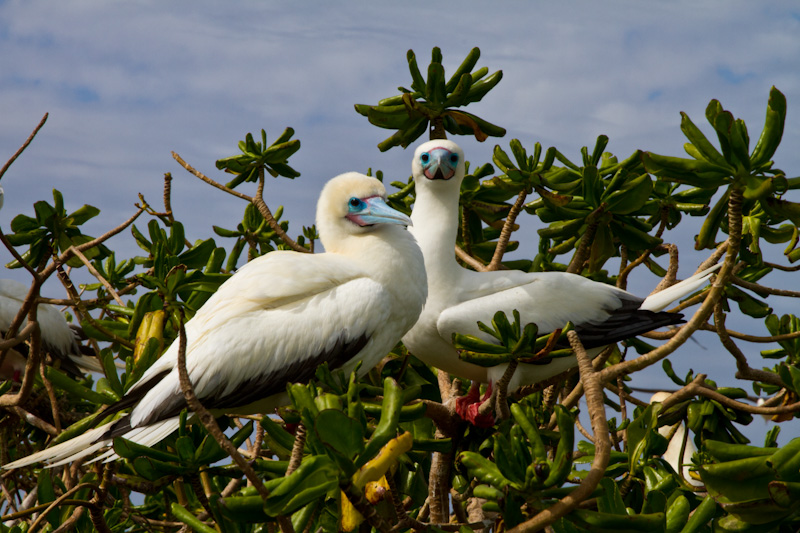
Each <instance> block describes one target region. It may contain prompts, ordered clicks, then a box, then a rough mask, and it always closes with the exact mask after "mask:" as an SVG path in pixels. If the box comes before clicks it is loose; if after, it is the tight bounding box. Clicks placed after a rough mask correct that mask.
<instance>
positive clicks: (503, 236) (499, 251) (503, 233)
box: [486, 189, 528, 270]
mask: <svg viewBox="0 0 800 533" xmlns="http://www.w3.org/2000/svg"><path fill="white" fill-rule="evenodd" d="M527 196H528V191H526V190H525V189H523V190H521V191H520V192H519V195H518V196H517V201H516V202H514V205H513V206H511V211H509V212H508V216H507V217H506V221H505V223H504V224H503V229H502V230H500V238H499V239H497V247H496V248H495V249H494V255H492V260H491V261H490V262H489V264H488V265H486V270H497V269H498V268H500V263H501V262H502V261H503V255H504V254H505V253H506V249H507V248H508V241H509V239H510V238H511V233H512V232H513V231H514V222H515V221H516V220H517V215H519V213H520V211H522V206H523V205H525V198H527Z"/></svg>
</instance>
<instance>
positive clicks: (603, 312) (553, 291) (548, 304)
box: [437, 271, 641, 341]
mask: <svg viewBox="0 0 800 533" xmlns="http://www.w3.org/2000/svg"><path fill="white" fill-rule="evenodd" d="M469 274H475V275H474V276H473V275H470V276H469V277H467V278H466V280H468V281H472V283H465V284H463V285H460V286H459V288H460V289H461V294H460V297H461V299H462V300H463V301H462V302H461V303H459V304H457V305H454V306H452V307H450V308H448V309H445V310H444V311H442V313H441V314H440V315H439V319H438V321H437V329H438V331H439V334H440V335H441V336H442V337H443V338H445V339H448V340H449V339H450V338H451V337H452V334H453V333H454V332H458V333H468V334H471V335H476V336H478V337H481V338H483V339H485V340H487V341H489V340H492V338H491V337H490V336H489V335H488V334H486V333H483V332H481V331H480V330H479V329H478V326H477V322H478V321H479V320H480V321H481V322H484V323H485V324H489V323H491V320H492V317H493V316H494V314H495V313H496V312H497V311H503V312H504V313H506V315H507V316H508V318H509V320H511V319H512V312H513V311H514V310H515V309H516V310H517V311H519V313H520V320H521V321H522V325H525V324H528V323H534V324H536V325H537V326H538V328H539V332H540V333H541V334H544V333H548V332H550V331H553V330H555V329H558V328H560V327H563V326H564V325H565V324H566V323H567V322H568V321H572V323H573V324H576V325H577V324H597V323H600V322H602V321H603V320H605V319H607V318H608V316H609V313H610V311H613V310H615V309H617V308H619V307H621V306H622V298H624V299H626V300H627V299H630V300H633V301H639V302H641V300H639V299H637V298H636V297H635V296H633V295H630V294H628V293H626V292H624V291H621V290H619V289H617V288H615V287H611V286H609V285H603V284H600V283H596V282H593V281H591V280H588V279H586V278H584V277H582V276H578V275H574V274H565V273H559V272H542V273H526V272H515V271H508V272H491V273H490V272H482V273H473V272H470V273H469ZM487 274H488V275H487ZM476 282H479V283H476Z"/></svg>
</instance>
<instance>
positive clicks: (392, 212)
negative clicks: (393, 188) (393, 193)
mask: <svg viewBox="0 0 800 533" xmlns="http://www.w3.org/2000/svg"><path fill="white" fill-rule="evenodd" d="M354 200H357V201H358V202H360V203H358V205H355V204H356V203H357V202H354ZM349 206H350V209H349V211H350V212H349V213H348V214H347V218H349V219H350V220H352V221H353V222H355V223H356V224H358V225H359V226H373V225H375V224H399V225H401V226H411V225H412V223H411V219H410V218H409V217H408V216H406V215H404V214H403V213H401V212H400V211H397V210H396V209H392V208H391V207H389V205H388V204H387V203H386V201H385V200H384V199H383V198H381V197H380V196H372V197H370V198H363V199H358V198H351V199H350V203H349Z"/></svg>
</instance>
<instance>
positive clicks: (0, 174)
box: [0, 113, 49, 179]
mask: <svg viewBox="0 0 800 533" xmlns="http://www.w3.org/2000/svg"><path fill="white" fill-rule="evenodd" d="M48 116H49V113H45V114H44V116H43V117H42V120H40V121H39V124H38V125H37V126H36V127H35V128H34V129H33V132H32V133H31V134H30V135H28V138H27V139H26V140H25V142H24V143H22V146H20V147H19V149H17V151H16V152H14V155H12V156H11V159H9V160H8V161H6V164H5V165H3V168H0V179H2V177H3V174H5V173H6V170H8V167H10V166H11V165H12V164H13V163H14V161H16V160H17V158H18V157H19V156H20V155H21V154H22V152H24V151H25V148H27V147H28V145H29V144H31V141H33V138H34V137H36V134H37V133H39V130H40V129H42V126H44V123H45V122H47V117H48Z"/></svg>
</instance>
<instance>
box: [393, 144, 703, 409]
mask: <svg viewBox="0 0 800 533" xmlns="http://www.w3.org/2000/svg"><path fill="white" fill-rule="evenodd" d="M411 168H412V173H413V177H414V183H415V190H416V199H415V203H414V208H413V212H412V214H411V220H412V221H413V222H414V225H413V226H412V227H411V228H410V229H409V230H410V231H411V232H412V233H413V234H414V236H415V237H416V238H417V241H418V242H419V245H420V248H421V249H422V254H423V256H424V257H425V269H426V272H427V276H428V300H427V302H426V304H425V308H424V309H423V311H422V314H421V315H420V317H419V320H418V321H417V323H416V324H415V325H414V327H413V328H412V329H411V331H409V332H408V333H407V334H406V335H405V336H404V337H403V343H404V344H405V345H406V347H407V348H408V349H409V350H410V351H411V353H412V354H414V355H415V356H417V357H418V358H420V359H421V360H423V361H424V362H426V363H427V364H430V365H432V366H434V367H436V368H439V369H441V370H444V371H445V372H448V373H450V374H453V375H455V376H458V377H461V378H466V379H469V380H472V381H473V383H489V384H492V383H494V382H496V381H497V380H499V379H500V378H501V377H502V376H503V373H504V372H505V370H506V368H507V367H508V365H507V364H502V365H498V366H495V367H490V368H485V367H482V366H478V365H475V364H472V363H469V362H466V361H463V360H461V359H460V358H459V356H458V353H457V352H456V350H455V348H454V347H453V345H452V336H453V333H462V334H470V335H474V336H477V337H479V338H481V339H483V340H485V341H487V342H494V343H496V342H497V341H496V339H494V338H493V337H491V336H490V335H488V334H487V333H485V332H483V331H481V330H480V329H479V328H478V325H477V323H478V321H481V322H484V323H486V324H489V323H491V320H492V317H493V316H494V314H495V313H496V312H497V311H503V312H505V313H506V315H507V316H508V317H509V318H510V317H511V315H512V312H513V311H514V310H515V309H516V310H518V311H519V313H520V320H521V322H522V324H523V325H524V324H528V323H534V324H536V325H537V326H538V328H539V334H540V335H544V334H546V333H549V332H552V331H554V330H556V329H558V328H562V327H564V326H565V325H566V323H567V322H568V321H569V322H572V323H573V324H574V325H575V328H576V330H577V331H578V333H579V334H580V338H581V340H582V342H583V344H584V345H585V347H586V348H589V349H591V348H595V349H594V350H590V352H589V353H590V355H597V354H599V353H600V351H602V347H603V346H606V345H608V344H611V343H613V342H616V341H619V340H623V339H626V338H630V337H633V336H635V335H638V334H641V333H644V332H647V331H651V330H653V329H656V328H658V327H662V326H667V325H671V324H675V323H678V322H681V321H682V320H681V315H679V314H675V313H665V312H658V311H661V310H662V309H664V308H665V307H666V306H667V305H669V304H670V303H671V302H673V301H675V300H677V299H679V298H681V297H684V296H686V295H688V294H690V293H692V292H693V291H695V290H697V289H698V288H699V287H701V286H702V285H703V284H704V283H706V280H707V279H708V277H709V276H710V275H711V272H712V271H713V270H714V269H710V270H708V271H706V272H702V273H700V274H698V275H695V276H692V277H691V278H689V279H687V280H685V281H683V282H681V283H678V284H676V285H673V286H672V287H669V288H667V289H665V290H663V291H661V292H658V293H656V294H653V295H651V296H649V297H647V298H639V297H638V296H635V295H633V294H631V293H629V292H626V291H624V290H622V289H618V288H616V287H613V286H611V285H606V284H604V283H599V282H596V281H592V280H590V279H587V278H584V277H582V276H579V275H577V274H568V273H563V272H531V273H529V272H522V271H516V270H502V271H493V272H475V271H473V270H468V269H466V268H462V267H461V266H460V265H459V264H458V263H457V262H456V259H455V254H454V245H455V242H456V237H457V233H458V227H459V196H460V191H461V182H462V180H463V179H464V172H465V171H464V169H465V166H464V152H463V151H462V150H461V148H460V147H459V146H458V145H457V144H456V143H454V142H452V141H449V140H434V141H429V142H426V143H424V144H422V145H420V146H419V147H418V148H417V149H416V152H415V153H414V160H413V162H412V166H411ZM576 365H577V361H576V359H575V357H574V356H570V357H561V358H556V359H553V360H552V362H549V363H547V364H520V365H519V367H518V368H517V369H516V372H515V374H514V376H513V379H512V381H511V383H510V384H509V387H508V390H514V389H516V388H518V387H519V386H521V385H527V384H533V383H538V382H541V381H544V380H547V379H549V378H552V377H554V376H556V375H558V374H561V373H562V372H564V371H566V370H569V369H570V368H572V367H575V366H576ZM459 412H460V413H461V414H462V415H463V414H464V413H465V410H464V408H463V407H462V406H460V409H459ZM476 413H477V409H475V410H474V412H473V414H476ZM473 421H474V420H473Z"/></svg>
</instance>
